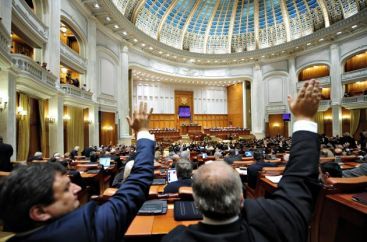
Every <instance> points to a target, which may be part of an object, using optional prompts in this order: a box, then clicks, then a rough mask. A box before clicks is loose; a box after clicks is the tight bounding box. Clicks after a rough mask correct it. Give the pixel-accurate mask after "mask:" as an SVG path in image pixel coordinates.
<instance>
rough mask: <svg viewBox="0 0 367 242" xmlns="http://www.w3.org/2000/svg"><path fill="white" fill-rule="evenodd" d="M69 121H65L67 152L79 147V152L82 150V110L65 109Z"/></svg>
mask: <svg viewBox="0 0 367 242" xmlns="http://www.w3.org/2000/svg"><path fill="white" fill-rule="evenodd" d="M67 113H68V114H69V116H70V120H68V121H67V126H66V128H67V152H70V151H71V150H72V149H73V148H74V147H75V146H79V147H80V149H79V151H82V150H83V149H84V115H83V109H81V108H76V107H71V106H68V107H67Z"/></svg>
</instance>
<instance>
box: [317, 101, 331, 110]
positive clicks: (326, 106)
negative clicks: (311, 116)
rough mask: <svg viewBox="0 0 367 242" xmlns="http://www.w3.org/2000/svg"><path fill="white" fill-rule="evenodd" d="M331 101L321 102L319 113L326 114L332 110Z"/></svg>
mask: <svg viewBox="0 0 367 242" xmlns="http://www.w3.org/2000/svg"><path fill="white" fill-rule="evenodd" d="M330 104H331V101H330V100H320V104H319V108H318V112H325V111H326V110H328V109H329V108H330Z"/></svg>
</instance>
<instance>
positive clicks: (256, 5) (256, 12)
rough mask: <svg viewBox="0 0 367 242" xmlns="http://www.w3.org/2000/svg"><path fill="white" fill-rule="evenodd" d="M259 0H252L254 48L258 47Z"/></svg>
mask: <svg viewBox="0 0 367 242" xmlns="http://www.w3.org/2000/svg"><path fill="white" fill-rule="evenodd" d="M259 7H260V6H259V1H254V33H255V46H256V47H255V48H256V49H259V46H260V45H259V28H260V26H259Z"/></svg>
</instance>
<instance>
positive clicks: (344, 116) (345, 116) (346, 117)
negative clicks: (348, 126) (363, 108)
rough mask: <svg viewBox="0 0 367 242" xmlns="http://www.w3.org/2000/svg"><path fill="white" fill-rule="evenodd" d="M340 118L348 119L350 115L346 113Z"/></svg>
mask: <svg viewBox="0 0 367 242" xmlns="http://www.w3.org/2000/svg"><path fill="white" fill-rule="evenodd" d="M342 119H350V115H347V114H346V115H343V116H342Z"/></svg>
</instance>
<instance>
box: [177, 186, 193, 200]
mask: <svg viewBox="0 0 367 242" xmlns="http://www.w3.org/2000/svg"><path fill="white" fill-rule="evenodd" d="M178 197H179V198H181V200H194V197H193V195H192V187H180V188H179V189H178Z"/></svg>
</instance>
